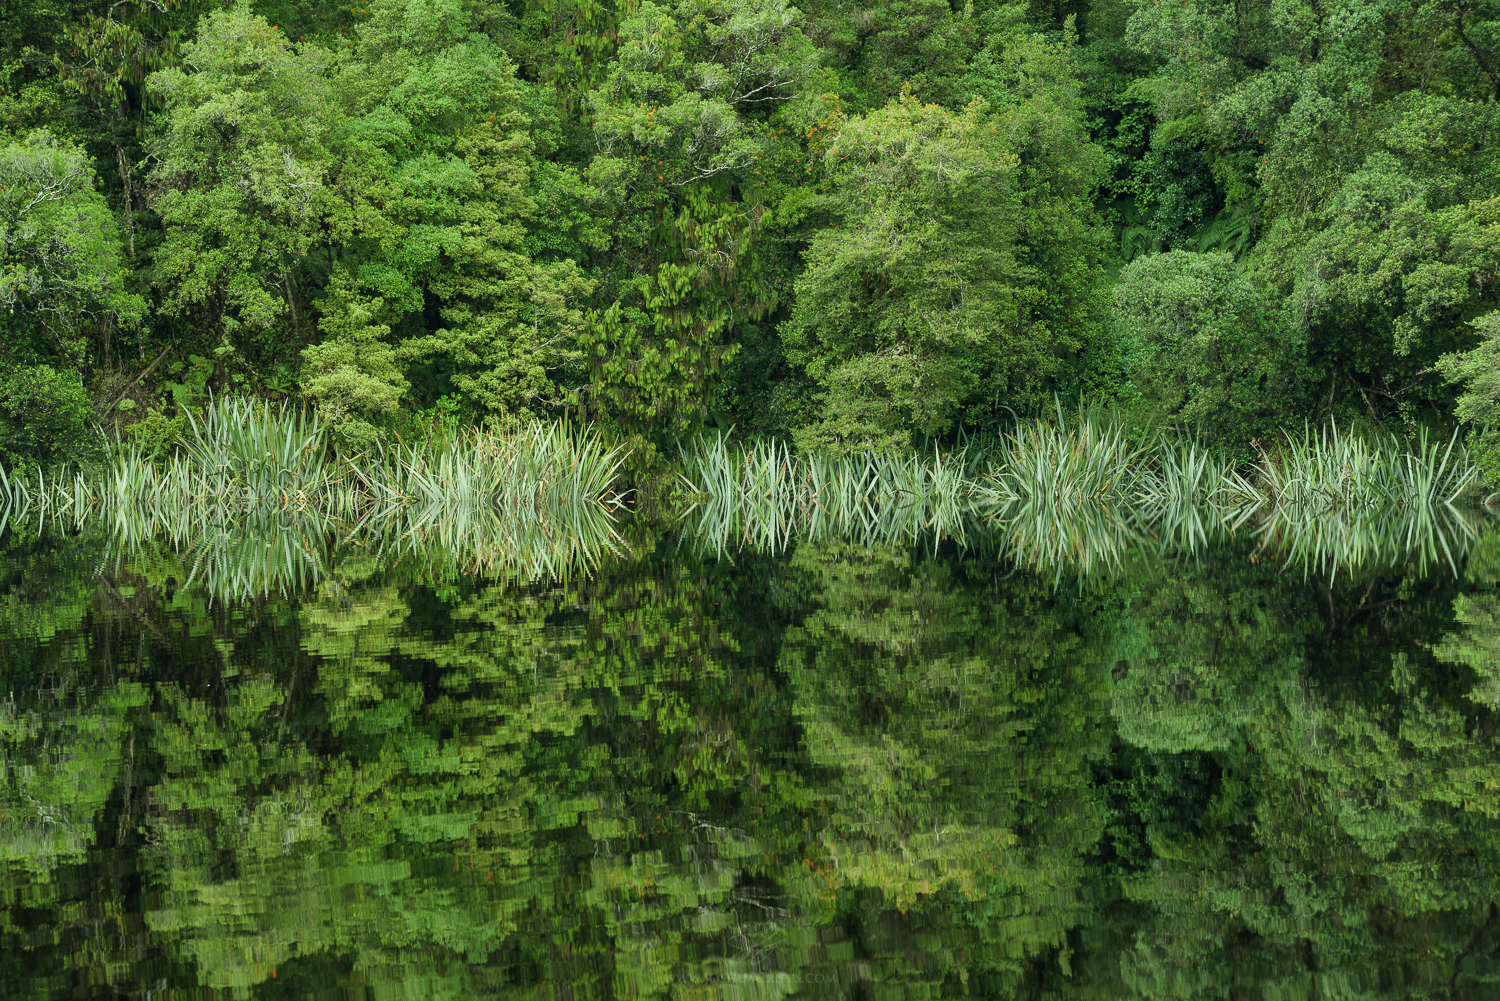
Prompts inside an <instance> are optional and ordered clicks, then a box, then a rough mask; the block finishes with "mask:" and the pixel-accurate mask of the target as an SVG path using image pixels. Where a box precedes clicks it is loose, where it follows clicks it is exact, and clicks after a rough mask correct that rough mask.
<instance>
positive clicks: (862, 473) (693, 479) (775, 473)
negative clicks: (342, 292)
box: [681, 434, 973, 552]
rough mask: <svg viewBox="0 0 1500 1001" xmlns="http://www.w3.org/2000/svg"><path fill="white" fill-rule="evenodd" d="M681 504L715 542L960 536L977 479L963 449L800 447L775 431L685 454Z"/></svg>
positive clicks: (771, 545) (697, 530)
mask: <svg viewBox="0 0 1500 1001" xmlns="http://www.w3.org/2000/svg"><path fill="white" fill-rule="evenodd" d="M683 459H684V465H685V470H684V472H683V473H682V474H681V476H682V483H683V486H684V488H685V489H686V491H687V493H688V494H689V495H691V496H692V497H693V501H692V502H691V504H690V505H689V506H688V508H687V509H686V510H685V511H684V512H683V517H684V518H685V519H688V521H689V524H690V525H691V526H692V532H693V535H694V536H695V537H696V538H697V539H698V540H699V541H700V542H701V543H704V544H706V545H707V546H710V547H712V548H713V549H715V550H716V551H718V552H723V550H724V549H725V548H726V547H732V546H736V545H746V546H752V547H756V548H764V549H768V550H770V551H772V552H779V551H781V550H783V549H785V548H786V547H787V546H788V545H789V544H790V542H791V541H792V540H793V539H808V540H812V541H816V540H819V539H825V538H842V539H849V540H853V541H859V542H865V543H869V542H875V541H883V540H897V539H900V540H904V541H908V542H914V541H917V540H919V539H921V538H923V537H924V536H939V537H941V536H957V537H959V538H960V539H962V538H963V536H964V534H965V531H966V527H965V519H966V517H967V516H968V515H969V514H970V510H969V509H970V504H969V500H970V496H969V495H970V493H971V492H972V489H973V488H972V484H971V483H970V482H969V481H968V479H967V478H966V477H965V476H964V474H963V462H964V456H963V455H962V454H961V453H960V454H957V455H952V456H944V455H943V454H941V453H940V452H937V451H934V452H933V453H932V455H931V457H930V458H929V457H924V456H916V455H913V456H904V457H903V456H889V455H873V454H872V455H863V456H842V457H831V456H826V455H819V454H813V455H806V456H794V455H792V453H791V451H790V450H789V449H788V447H787V446H786V444H785V443H783V442H777V441H761V442H753V443H751V444H748V445H739V446H737V445H731V444H729V443H728V442H727V440H726V439H725V438H724V436H723V435H722V434H721V435H718V436H716V437H714V438H712V439H706V440H700V441H699V442H697V443H695V444H694V445H692V446H691V447H689V448H688V449H687V450H685V452H684V455H683Z"/></svg>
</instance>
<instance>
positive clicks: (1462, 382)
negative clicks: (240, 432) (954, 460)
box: [0, 0, 1500, 487]
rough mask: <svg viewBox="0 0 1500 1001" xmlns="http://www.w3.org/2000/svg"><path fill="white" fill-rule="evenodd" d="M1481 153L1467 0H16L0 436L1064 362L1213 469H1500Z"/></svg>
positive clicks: (660, 449)
mask: <svg viewBox="0 0 1500 1001" xmlns="http://www.w3.org/2000/svg"><path fill="white" fill-rule="evenodd" d="M1497 154H1500V6H1497V5H1496V4H1495V3H1494V2H1492V0H1477V2H1476V0H1424V2H1420V3H1412V2H1408V0H1376V2H1373V3H1369V2H1359V3H1355V2H1353V0H1335V2H1332V3H1324V4H1318V5H1311V6H1302V5H1295V4H1294V5H1292V6H1291V7H1287V6H1285V5H1281V4H1268V3H1260V2H1251V3H1236V4H1227V3H1220V2H1218V0H1190V2H1188V3H1186V4H1176V3H1173V4H1166V5H1162V4H1156V3H1154V2H1150V0H1078V2H1067V3H1061V2H1059V3H1041V2H1032V3H1029V4H1028V3H1017V4H1004V3H999V2H991V0H985V2H979V3H968V4H964V5H958V4H957V3H954V2H949V0H917V2H915V3H910V2H903V3H888V2H885V0H874V2H873V3H872V5H870V6H867V7H860V8H853V7H847V6H844V7H841V6H838V5H833V4H820V3H816V2H809V3H806V4H804V5H802V6H800V7H799V6H794V5H792V4H790V3H788V2H786V0H736V2H733V3H705V2H700V0H681V2H662V3H658V2H653V0H645V2H634V0H632V2H629V3H625V4H615V3H613V2H610V0H604V2H595V0H546V2H540V0H537V2H533V0H515V2H511V3H505V4H502V3H495V2H490V0H461V2H457V3H453V4H446V5H425V6H421V5H419V6H417V7H413V6H411V5H409V4H405V3H395V2H393V0H369V2H365V3H361V4H356V5H354V6H350V7H341V6H336V5H332V4H328V3H319V2H309V3H300V2H299V3H291V2H287V0H254V2H250V3H238V4H228V3H220V2H217V0H201V2H188V0H164V2H156V0H153V2H151V3H145V2H136V0H125V2H123V3H115V4H110V5H105V4H100V3H96V2H94V0H65V2H63V3H60V4H51V5H46V6H44V7H35V6H32V5H18V6H16V8H15V9H14V10H13V11H11V12H10V16H8V17H7V19H6V29H5V33H4V37H3V38H0V306H3V307H4V308H3V309H0V403H3V405H0V462H3V463H4V465H5V467H6V469H7V470H17V469H19V470H23V471H29V470H32V469H35V468H42V469H47V468H49V467H51V466H54V465H56V464H57V463H59V462H60V461H70V462H77V461H78V460H79V459H82V458H90V457H91V456H89V455H88V453H90V452H93V451H95V449H96V445H97V442H96V437H97V436H95V435H93V433H92V431H91V430H90V429H91V427H92V426H93V425H95V424H103V425H104V426H105V428H106V429H107V431H108V434H109V437H111V438H112V437H113V436H114V435H115V434H116V433H118V434H119V435H120V436H121V438H122V439H123V440H124V441H126V442H128V443H133V444H137V445H139V446H140V447H141V448H142V449H143V450H150V449H151V448H154V447H155V446H156V445H157V444H158V443H160V442H161V441H163V440H167V439H174V438H183V436H184V435H185V434H186V432H187V430H188V429H187V424H186V422H187V420H188V418H189V417H192V418H193V419H194V420H199V419H202V418H201V417H200V415H201V413H202V412H203V409H204V408H205V407H206V405H207V403H208V400H209V399H210V397H211V396H223V395H226V394H229V393H232V392H238V393H243V394H249V395H253V396H256V397H260V398H262V399H266V400H270V401H290V402H292V403H294V404H295V405H296V406H298V407H310V408H311V409H312V410H313V411H315V412H316V413H317V414H318V419H319V420H320V422H321V426H322V427H324V428H325V429H327V430H328V431H329V432H330V433H331V434H332V435H333V436H334V437H335V438H336V439H337V440H338V441H339V442H340V443H341V446H340V447H341V448H344V449H345V450H346V451H347V452H348V453H349V454H355V455H359V454H366V455H369V454H375V452H373V451H371V450H372V449H385V450H386V452H387V453H390V451H391V450H392V449H397V448H399V447H400V445H399V443H400V442H402V441H406V442H410V441H411V440H413V438H414V437H415V435H416V432H417V431H418V430H419V429H420V428H422V427H428V426H431V425H432V424H434V423H447V424H449V425H464V426H482V427H487V428H492V429H495V430H497V431H509V429H514V428H517V427H521V426H525V425H529V424H532V423H540V424H541V425H544V426H545V425H550V424H551V423H552V422H553V421H555V420H557V419H559V418H563V417H569V418H570V419H572V420H574V421H581V422H588V423H589V424H591V425H592V426H595V427H597V428H599V429H600V430H601V432H602V433H604V434H606V435H607V436H608V437H609V438H610V440H611V441H612V442H616V443H620V444H624V445H628V447H629V448H630V449H631V452H632V454H633V455H635V456H636V457H637V458H649V457H650V456H652V455H672V454H675V449H676V442H677V441H678V440H680V439H682V438H683V437H684V436H685V435H689V434H691V433H692V432H695V431H698V430H700V429H703V428H709V429H714V428H719V429H728V428H730V427H734V428H737V429H738V431H739V433H740V434H742V435H746V436H749V437H752V438H776V439H781V440H785V441H790V442H791V443H792V444H793V447H794V448H795V449H796V450H798V451H799V452H800V453H801V454H811V453H814V452H818V453H822V454H825V455H828V456H830V457H831V458H838V457H841V456H857V455H861V454H863V453H867V452H874V453H878V454H881V455H885V456H901V455H907V456H910V455H913V454H917V453H918V452H920V451H921V448H922V444H923V443H924V442H929V441H934V440H935V441H938V442H940V443H941V446H940V447H942V448H946V449H948V450H950V451H951V450H952V449H954V448H956V447H957V445H956V442H958V441H959V440H960V439H961V438H962V437H963V436H966V435H967V436H975V435H980V436H982V435H991V436H994V435H999V434H1002V433H1006V432H1009V431H1010V430H1012V429H1013V428H1014V427H1015V426H1016V421H1017V420H1018V419H1020V420H1031V419H1034V418H1037V417H1040V416H1042V415H1044V414H1046V413H1048V412H1050V411H1051V410H1052V408H1053V406H1054V403H1053V401H1054V400H1057V399H1061V400H1062V401H1063V402H1064V404H1065V405H1068V406H1073V405H1078V404H1082V405H1100V406H1106V407H1111V408H1114V409H1115V410H1116V411H1117V412H1118V413H1119V414H1120V415H1121V419H1120V422H1121V427H1122V429H1123V432H1124V433H1125V435H1126V438H1127V439H1128V440H1129V441H1130V442H1132V443H1137V444H1138V443H1141V442H1145V441H1151V440H1154V439H1155V437H1156V436H1157V435H1158V434H1160V433H1167V434H1169V435H1172V436H1176V437H1180V438H1188V439H1193V440H1196V441H1199V442H1201V443H1202V444H1203V445H1204V446H1205V447H1208V448H1210V449H1213V450H1220V451H1222V452H1223V453H1224V454H1225V455H1227V456H1228V457H1229V458H1230V459H1231V460H1232V461H1233V462H1234V463H1235V464H1236V466H1237V467H1238V468H1241V469H1243V468H1245V467H1247V466H1249V465H1253V464H1254V463H1255V462H1257V461H1259V457H1260V452H1261V450H1262V449H1264V448H1266V446H1265V444H1264V443H1265V442H1268V441H1274V442H1277V443H1278V447H1279V443H1281V442H1282V441H1283V440H1284V436H1283V435H1282V434H1281V432H1280V429H1283V428H1292V429H1298V428H1301V427H1303V426H1304V425H1305V424H1311V425H1312V426H1313V427H1323V426H1325V425H1326V424H1327V423H1328V422H1329V421H1334V422H1335V423H1336V424H1337V425H1338V426H1339V427H1340V428H1341V429H1344V428H1354V427H1356V426H1358V428H1359V430H1360V432H1361V433H1360V437H1362V438H1363V437H1365V436H1370V440H1371V441H1372V442H1378V441H1384V440H1385V437H1384V436H1388V435H1390V434H1398V435H1401V436H1403V437H1404V438H1406V439H1410V440H1411V441H1413V442H1416V441H1418V439H1419V436H1420V434H1421V433H1422V430H1423V428H1428V429H1429V432H1428V433H1429V434H1430V436H1431V438H1430V440H1433V441H1436V440H1439V439H1441V440H1443V441H1447V439H1448V438H1449V436H1450V435H1451V433H1452V432H1453V431H1454V430H1455V429H1461V430H1462V433H1463V435H1464V436H1465V437H1466V439H1467V441H1468V443H1469V446H1470V449H1471V454H1472V455H1473V457H1474V459H1475V461H1476V463H1477V464H1478V466H1479V468H1480V470H1481V473H1482V475H1483V476H1484V478H1485V479H1486V481H1487V482H1488V483H1489V485H1490V486H1492V487H1493V486H1495V485H1497V484H1500V458H1497V456H1500V448H1497V447H1496V445H1495V442H1496V440H1497V439H1496V438H1495V435H1496V434H1497V433H1500V432H1496V431H1495V430H1494V428H1496V427H1500V420H1497V419H1496V415H1495V406H1496V404H1495V398H1496V392H1495V387H1496V385H1497V379H1500V375H1497V372H1500V367H1497V361H1496V359H1497V358H1500V354H1497V351H1500V349H1497V347H1496V337H1497V336H1500V326H1497V322H1496V316H1497V314H1496V308H1497V306H1500V283H1497V282H1496V281H1495V275H1496V273H1497V269H1500V169H1497V167H1500V164H1497ZM1342 433H1343V432H1342V431H1341V434H1342ZM183 440H187V439H183ZM1341 440H1342V439H1341ZM1257 443H1260V444H1257ZM1368 447H1369V448H1372V449H1377V450H1378V449H1381V448H1384V447H1385V446H1383V445H1376V444H1371V445H1369V446H1368ZM1417 447H1418V446H1416V445H1413V446H1410V448H1417ZM1402 448H1408V446H1402ZM93 457H95V458H100V459H101V461H102V456H93ZM830 461H831V460H830ZM852 461H864V460H852ZM880 461H882V462H884V461H886V460H884V459H882V460H880ZM891 461H895V460H894V459H892V460H891ZM28 475H29V473H28ZM26 482H29V480H27V481H26Z"/></svg>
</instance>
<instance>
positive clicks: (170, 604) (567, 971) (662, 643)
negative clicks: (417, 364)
mask: <svg viewBox="0 0 1500 1001" xmlns="http://www.w3.org/2000/svg"><path fill="white" fill-rule="evenodd" d="M1471 528H1472V531H1468V533H1467V535H1464V537H1463V541H1462V544H1461V545H1460V544H1457V543H1453V544H1450V543H1449V542H1447V541H1445V542H1444V543H1443V547H1439V548H1438V549H1437V550H1435V551H1437V552H1438V554H1439V555H1438V557H1432V556H1431V553H1430V552H1428V551H1427V550H1423V555H1422V556H1421V557H1420V558H1417V557H1411V558H1403V557H1400V556H1399V555H1398V556H1395V557H1389V558H1383V559H1378V560H1376V559H1371V560H1368V561H1366V562H1364V563H1356V564H1354V565H1349V564H1347V563H1345V564H1344V565H1332V564H1331V563H1330V562H1328V561H1326V560H1319V559H1316V558H1310V557H1308V556H1307V554H1306V553H1305V552H1302V553H1301V555H1300V556H1299V552H1300V551H1299V550H1297V549H1296V548H1295V547H1291V548H1288V547H1286V546H1284V545H1278V544H1276V543H1275V542H1274V540H1271V539H1268V538H1266V537H1261V536H1256V535H1253V534H1250V533H1248V532H1244V531H1241V532H1238V533H1231V534H1230V535H1228V536H1227V537H1223V538H1218V539H1216V540H1212V541H1211V542H1208V543H1205V544H1203V545H1201V546H1198V547H1196V548H1194V549H1193V550H1192V551H1185V550H1172V549H1170V548H1163V547H1154V546H1152V545H1148V544H1145V543H1143V542H1142V541H1141V540H1139V539H1136V540H1131V539H1126V540H1124V541H1123V542H1122V543H1121V545H1120V546H1119V548H1118V549H1117V550H1116V551H1114V552H1112V553H1111V554H1110V555H1109V558H1108V559H1107V560H1094V561H1093V562H1092V563H1089V564H1088V565H1087V572H1084V571H1083V570H1082V569H1080V567H1081V566H1083V564H1082V563H1077V564H1071V565H1070V564H1066V563H1056V564H1053V565H1041V564H1039V563H1037V562H1036V561H1034V560H1033V561H1027V560H1021V561H1020V562H1017V560H1016V559H1015V558H1014V557H1013V555H1011V554H1013V553H1015V552H1016V551H1017V550H1016V548H1015V547H1014V546H1010V547H1007V546H1005V545H986V544H985V540H984V539H983V538H977V537H965V539H964V540H963V541H964V545H963V546H962V547H961V546H960V545H959V543H958V542H956V541H954V540H953V539H952V538H948V539H946V540H945V539H943V538H921V537H917V538H911V539H906V540H895V541H886V542H881V541H879V540H875V541H871V540H869V539H865V540H863V541H862V542H859V543H857V542H853V541H849V540H848V539H841V538H838V537H835V535H830V536H828V537H824V538H820V539H816V540H813V539H807V538H803V539H795V538H793V539H788V540H784V541H783V544H781V545H779V546H768V547H754V546H743V545H742V546H736V545H734V544H728V545H726V544H725V540H724V539H723V538H719V539H716V540H713V544H712V545H709V544H705V543H704V539H703V537H702V535H701V533H700V534H695V533H694V531H693V530H692V527H691V526H690V525H684V526H681V527H680V528H674V527H671V526H665V527H664V526H662V525H656V524H652V523H650V522H649V521H647V520H645V519H644V518H641V519H635V520H632V519H631V518H629V517H625V516H623V515H621V516H619V520H618V524H617V526H616V535H615V536H613V537H612V538H611V539H610V540H609V541H608V544H606V545H601V546H598V547H594V548H592V549H589V550H588V551H587V552H585V553H583V554H582V555H581V556H577V557H576V558H572V559H561V560H557V561H553V562H551V563H548V564H547V566H546V567H544V568H542V569H538V568H537V567H535V566H530V567H526V566H511V565H506V564H505V563H504V561H495V560H488V561H486V560H481V559H478V558H475V557H474V556H473V555H472V554H469V555H467V556H466V555H463V554H457V555H451V556H445V555H444V554H443V553H440V552H434V551H423V550H422V549H420V548H419V547H412V546H406V547H404V548H403V547H402V546H400V545H388V544H385V543H381V542H378V541H375V540H361V539H356V540H354V541H349V542H340V543H334V542H329V543H327V544H326V545H324V546H323V547H322V548H319V547H318V546H313V547H311V548H307V547H306V546H305V545H304V544H305V543H306V541H307V540H305V539H303V540H302V542H301V543H299V546H302V547H303V548H299V549H297V553H296V554H294V555H293V556H292V557H289V559H290V560H291V562H292V563H295V564H296V565H297V566H298V567H300V568H301V569H299V570H298V571H297V572H290V573H289V572H285V566H286V563H285V561H283V562H282V563H276V561H275V560H274V559H272V558H271V557H269V556H268V557H266V558H264V559H262V560H261V562H260V563H256V561H255V559H254V558H252V556H253V554H254V553H257V552H261V551H265V552H266V553H270V552H272V551H273V550H275V551H277V552H287V551H290V550H288V549H287V548H286V547H287V545H288V543H287V542H286V540H285V539H276V540H272V539H270V538H265V539H262V537H261V536H259V535H256V534H254V533H249V534H245V535H242V536H240V537H237V538H227V537H221V538H219V539H218V541H217V542H215V543H214V545H213V546H209V547H208V548H206V549H205V548H204V547H203V546H199V547H198V548H197V549H193V548H191V547H183V546H176V547H174V546H172V545H168V544H166V543H157V544H150V543H141V542H137V543H133V544H131V545H128V546H126V545H120V544H118V543H116V542H114V541H111V539H110V537H109V536H108V535H107V534H106V533H105V532H104V531H103V530H102V529H97V530H87V531H84V532H82V533H71V534H70V533H67V532H62V531H50V530H43V531H40V532H37V531H33V530H28V529H24V528H13V529H12V530H11V531H10V532H9V533H8V534H7V535H6V536H5V537H4V538H3V539H0V664H3V670H4V678H3V680H0V698H3V700H4V701H3V703H0V742H3V745H4V753H5V758H4V769H5V770H4V775H3V778H0V811H3V816H0V865H3V868H0V996H3V997H4V998H7V999H10V998H17V999H20V998H26V999H71V998H113V997H130V998H141V999H146V998H149V999H152V1001H161V999H186V998H252V997H253V998H267V999H270V998H319V999H323V998H328V999H332V998H340V999H342V998H348V999H372V1001H373V999H449V998H452V999H467V998H502V997H504V998H528V999H559V1001H560V999H568V1001H584V999H593V998H598V999H604V998H636V997H661V998H682V999H705V1001H707V999H747V1001H748V999H775V998H781V997H791V996H796V997H809V998H861V999H880V1001H886V999H892V1001H894V999H897V998H919V997H920V998H926V997H942V996H977V997H1017V998H1059V999H1061V998H1077V999H1085V998H1087V999H1108V998H1136V997H1139V998H1149V999H1165V998H1257V999H1260V998H1265V999H1312V998H1415V997H1443V998H1492V997H1500V920H1497V917H1500V908H1497V901H1500V728H1497V723H1500V715H1497V709H1500V595H1497V591H1496V583H1497V581H1500V527H1497V526H1496V525H1494V524H1492V523H1491V522H1490V520H1488V518H1476V519H1474V520H1473V521H1472V523H1471ZM1461 534H1462V533H1461ZM731 541H732V540H731ZM215 546H216V547H217V548H215ZM277 547H281V548H280V549H277ZM1442 548H1447V549H1448V550H1449V552H1447V553H1446V554H1443V553H1442V551H1441V550H1442ZM247 552H249V553H251V556H247V555H246V553H247ZM226 554H227V555H226ZM298 561H301V562H298ZM273 564H274V566H275V567H282V569H281V570H276V569H274V567H273V568H272V569H270V570H268V569H267V567H271V566H272V565H273Z"/></svg>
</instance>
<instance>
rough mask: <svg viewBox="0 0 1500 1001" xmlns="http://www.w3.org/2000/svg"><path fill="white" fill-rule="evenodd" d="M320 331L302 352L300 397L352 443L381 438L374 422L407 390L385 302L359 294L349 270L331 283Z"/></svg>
mask: <svg viewBox="0 0 1500 1001" xmlns="http://www.w3.org/2000/svg"><path fill="white" fill-rule="evenodd" d="M321 312H322V318H321V320H320V321H319V324H318V329H319V331H320V332H321V333H322V339H321V340H320V341H319V342H318V343H317V344H313V345H309V346H308V347H306V348H303V349H302V364H303V368H302V392H303V394H304V395H305V396H306V397H307V398H308V399H310V400H312V401H313V402H314V403H315V404H316V405H317V407H318V410H319V411H321V412H322V414H323V416H324V418H325V419H326V420H327V421H328V422H329V423H330V425H332V427H333V428H334V430H336V431H337V432H338V433H339V434H341V435H342V436H344V437H345V438H347V439H348V440H349V441H351V442H353V443H363V442H368V441H371V440H373V439H375V438H376V437H378V436H379V431H378V430H377V428H376V426H375V424H374V423H372V422H374V421H378V420H379V419H380V418H381V417H382V416H384V415H386V414H389V413H391V412H392V411H394V410H395V409H396V407H397V406H398V405H399V404H400V402H401V398H402V396H404V395H405V394H406V392H407V390H408V388H409V386H408V384H407V381H406V377H405V376H403V375H402V373H401V367H400V365H399V364H397V360H396V352H395V349H394V348H393V347H391V345H390V344H389V343H387V341H386V338H387V337H389V336H390V332H391V327H390V320H391V316H390V310H389V309H388V308H387V306H386V303H385V300H383V299H381V298H379V297H374V296H370V295H367V294H361V290H360V289H359V288H358V287H357V284H356V282H355V281H354V279H353V277H352V276H351V275H350V274H349V272H348V271H347V270H346V269H341V270H339V271H336V272H335V273H334V276H333V280H332V281H331V282H329V286H328V297H327V300H326V301H325V302H324V303H323V305H322V310H321Z"/></svg>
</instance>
